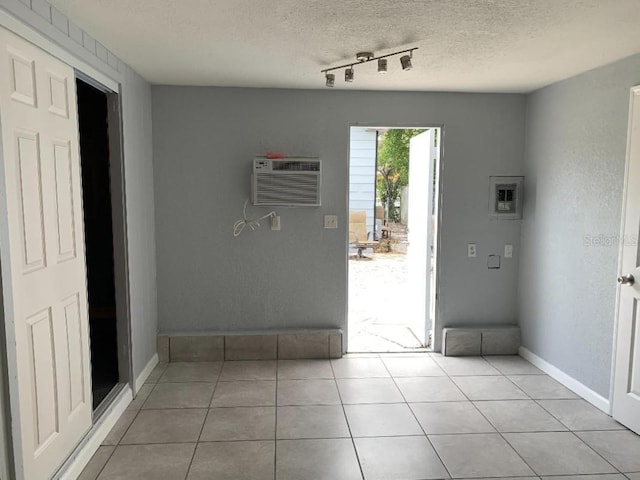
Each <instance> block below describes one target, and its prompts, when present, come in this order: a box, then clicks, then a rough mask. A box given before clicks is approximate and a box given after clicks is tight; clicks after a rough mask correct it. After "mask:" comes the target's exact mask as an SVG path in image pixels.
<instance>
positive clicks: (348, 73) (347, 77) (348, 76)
mask: <svg viewBox="0 0 640 480" xmlns="http://www.w3.org/2000/svg"><path fill="white" fill-rule="evenodd" d="M344 81H345V82H353V67H349V68H347V69H346V70H345V71H344Z"/></svg>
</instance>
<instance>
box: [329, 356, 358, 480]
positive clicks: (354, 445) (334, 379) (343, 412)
mask: <svg viewBox="0 0 640 480" xmlns="http://www.w3.org/2000/svg"><path fill="white" fill-rule="evenodd" d="M329 366H330V367H331V373H333V383H334V384H335V386H336V391H337V392H338V398H339V399H340V406H341V407H342V415H344V421H345V422H346V424H347V430H349V438H350V439H351V445H352V446H353V451H354V453H355V454H356V462H358V469H359V470H360V477H361V478H362V479H364V478H365V476H364V470H363V468H362V462H361V461H360V455H359V454H358V449H357V448H356V441H355V439H354V438H353V432H352V431H351V425H350V424H349V417H347V411H346V410H345V408H344V402H343V401H342V394H341V393H340V389H339V388H338V379H337V378H336V372H335V370H334V369H333V361H332V360H331V359H330V360H329Z"/></svg>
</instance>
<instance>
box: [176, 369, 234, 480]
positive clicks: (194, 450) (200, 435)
mask: <svg viewBox="0 0 640 480" xmlns="http://www.w3.org/2000/svg"><path fill="white" fill-rule="evenodd" d="M223 368H224V360H222V365H220V369H219V370H218V375H217V376H216V381H215V383H214V386H213V390H212V391H211V397H210V398H209V403H208V404H207V408H206V410H207V413H206V414H205V416H204V420H203V422H202V426H201V427H200V433H198V438H197V439H196V443H195V446H194V447H193V453H192V454H191V460H190V461H189V466H188V467H187V472H186V474H185V477H184V478H185V480H187V478H188V477H189V473H191V467H192V465H193V460H194V459H195V458H196V452H197V451H198V445H200V438H201V437H202V432H203V431H204V426H205V425H206V423H207V418H209V412H210V411H211V403H212V402H213V396H214V395H215V393H216V388H218V383H219V382H218V380H219V379H220V376H221V375H222V369H223Z"/></svg>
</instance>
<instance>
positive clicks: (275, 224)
mask: <svg viewBox="0 0 640 480" xmlns="http://www.w3.org/2000/svg"><path fill="white" fill-rule="evenodd" d="M271 230H280V215H276V216H275V217H271Z"/></svg>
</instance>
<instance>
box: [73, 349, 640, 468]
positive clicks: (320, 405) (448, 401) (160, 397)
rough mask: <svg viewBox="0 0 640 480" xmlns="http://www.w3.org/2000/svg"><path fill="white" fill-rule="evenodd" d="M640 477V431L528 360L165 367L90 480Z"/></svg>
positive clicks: (365, 359) (386, 358)
mask: <svg viewBox="0 0 640 480" xmlns="http://www.w3.org/2000/svg"><path fill="white" fill-rule="evenodd" d="M490 477H491V478H500V477H519V478H520V479H521V480H522V479H523V478H526V479H529V478H533V479H535V478H538V477H544V480H586V479H588V480H627V479H629V480H640V437H639V436H638V435H635V434H634V433H632V432H630V431H628V430H626V429H625V428H624V427H623V426H621V425H620V424H618V423H616V422H615V421H613V420H612V419H611V418H610V417H608V416H607V415H605V414H604V413H602V412H600V411H599V410H597V409H596V408H594V407H593V406H591V405H590V404H589V403H587V402H586V401H584V400H582V399H580V398H579V397H577V396H576V395H575V394H574V393H573V392H571V391H570V390H567V389H566V388H565V387H563V386H562V385H560V384H559V383H557V382H556V381H555V380H553V379H552V378H550V377H548V376H547V375H544V374H543V373H542V372H541V371H540V370H538V369H537V368H535V367H534V366H533V365H531V364H530V363H528V362H526V361H525V360H523V359H522V358H520V357H517V356H516V357H484V358H481V357H477V358H452V357H446V358H445V357H442V356H440V355H438V354H420V355H418V354H411V355H407V354H405V355H402V354H398V355H395V356H394V355H391V354H387V355H385V354H381V355H375V354H372V355H362V356H358V355H355V356H351V355H349V356H347V357H346V358H343V359H340V360H332V361H329V360H284V361H277V362H276V361H264V362H255V361H251V362H224V363H223V362H216V363H172V364H169V365H159V366H158V367H157V368H156V369H155V370H154V372H153V373H152V374H151V376H150V377H149V380H148V383H147V384H146V385H144V387H143V388H142V389H141V390H140V392H139V394H138V396H137V397H136V398H135V400H134V401H133V402H132V403H131V405H130V406H129V408H128V410H127V411H126V412H125V413H124V414H123V415H122V417H121V418H120V420H119V421H118V423H117V425H116V426H115V427H114V428H113V430H112V431H111V433H110V434H109V436H108V437H107V438H106V440H105V442H104V445H102V446H101V447H100V448H99V450H98V451H97V453H96V454H95V456H94V457H93V459H92V460H91V462H90V463H89V465H88V466H87V468H86V469H85V471H84V472H83V473H82V475H81V477H80V478H81V480H96V479H98V480H127V479H135V480H146V479H149V480H205V479H206V480H263V479H264V480H324V479H327V480H351V479H354V480H356V479H359V480H363V479H365V480H429V479H446V478H469V479H473V478H490Z"/></svg>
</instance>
